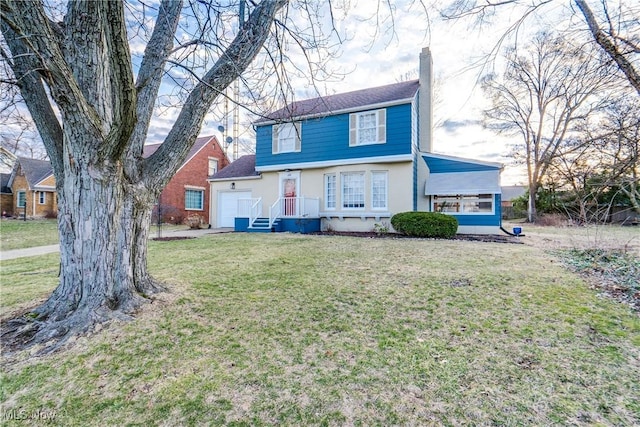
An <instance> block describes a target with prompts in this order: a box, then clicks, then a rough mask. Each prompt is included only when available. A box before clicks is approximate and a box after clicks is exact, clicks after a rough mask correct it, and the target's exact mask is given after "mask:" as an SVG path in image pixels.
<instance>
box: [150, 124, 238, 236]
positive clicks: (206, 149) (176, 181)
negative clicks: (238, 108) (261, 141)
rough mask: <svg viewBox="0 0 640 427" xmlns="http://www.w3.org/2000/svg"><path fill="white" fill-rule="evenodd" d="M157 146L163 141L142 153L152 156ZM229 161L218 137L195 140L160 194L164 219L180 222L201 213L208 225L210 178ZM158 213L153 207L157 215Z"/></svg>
mask: <svg viewBox="0 0 640 427" xmlns="http://www.w3.org/2000/svg"><path fill="white" fill-rule="evenodd" d="M158 147H160V144H149V145H145V147H144V151H143V156H144V157H148V156H150V155H152V154H153V153H154V152H155V151H156V150H157V149H158ZM228 164H229V159H228V158H227V155H226V154H225V152H224V150H223V149H222V147H221V146H220V143H219V142H218V140H217V139H216V137H215V136H204V137H200V138H198V139H196V142H195V143H194V145H193V147H192V148H191V151H190V152H189V154H188V155H187V159H186V160H185V162H184V164H183V165H182V166H181V167H180V169H178V171H177V172H176V174H175V175H174V176H173V178H171V181H169V183H168V184H167V186H166V187H165V189H164V191H163V192H162V194H161V195H160V208H161V215H162V218H163V221H169V222H175V223H181V222H182V221H183V220H186V219H187V218H188V217H189V216H192V215H198V216H199V217H200V218H201V222H202V223H203V224H209V223H210V222H209V194H210V189H209V182H208V181H207V180H208V178H209V177H210V176H212V175H214V174H216V173H217V172H218V171H219V170H221V169H222V168H224V167H225V166H227V165H228ZM156 212H157V211H156V210H154V214H155V213H156ZM156 218H157V217H156Z"/></svg>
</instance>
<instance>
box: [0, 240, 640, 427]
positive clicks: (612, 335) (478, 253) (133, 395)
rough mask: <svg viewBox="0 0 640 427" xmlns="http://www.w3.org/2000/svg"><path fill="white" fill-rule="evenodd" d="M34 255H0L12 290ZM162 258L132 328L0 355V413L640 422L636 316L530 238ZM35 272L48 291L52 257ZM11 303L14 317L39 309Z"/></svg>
mask: <svg viewBox="0 0 640 427" xmlns="http://www.w3.org/2000/svg"><path fill="white" fill-rule="evenodd" d="M525 232H526V230H525ZM32 261H33V260H32ZM24 262H26V261H25V260H24V259H22V260H20V259H19V260H12V261H3V264H2V267H3V288H7V289H6V292H8V293H11V292H13V290H12V289H13V288H11V287H7V286H6V284H7V283H12V282H11V280H12V279H14V278H19V277H23V276H24V275H27V274H28V272H27V271H25V270H24V269H21V267H20V266H21V265H22V264H20V263H24ZM149 264H150V268H151V270H152V272H153V273H154V275H155V276H156V277H158V278H160V279H162V280H164V281H166V282H169V283H171V284H172V285H171V287H170V289H171V291H170V293H165V294H162V295H160V298H159V300H158V301H156V302H154V303H153V304H150V305H149V306H148V307H146V308H145V309H144V310H143V311H142V312H141V313H140V314H139V316H138V318H137V319H136V320H135V321H133V322H130V323H128V324H113V325H110V326H109V327H107V328H103V329H102V330H100V331H99V332H98V333H96V334H95V335H93V336H91V337H82V338H79V339H77V340H75V342H74V343H73V346H72V347H71V348H70V349H67V350H65V351H63V352H60V353H57V354H54V355H50V356H46V357H42V358H36V359H32V358H29V357H28V356H29V355H28V354H22V355H20V356H18V357H17V358H12V359H8V358H6V357H5V358H4V359H3V366H2V371H3V374H2V378H0V380H1V382H2V388H1V389H0V402H1V404H2V408H3V409H2V410H3V411H4V414H3V415H6V414H7V413H9V414H11V413H17V412H15V411H24V413H25V414H45V415H47V416H49V418H51V415H54V417H53V422H52V424H56V425H65V426H73V425H77V426H86V425H236V426H240V425H245V426H255V425H296V426H297V425H362V426H368V425H569V424H570V425H588V424H601V425H637V424H640V403H639V402H640V382H639V381H638V378H640V363H639V362H638V361H639V360H640V318H639V317H638V315H637V313H634V312H632V311H631V310H630V309H629V307H628V306H625V305H622V304H618V303H616V302H614V301H612V300H610V299H607V298H604V297H600V296H598V295H597V292H595V291H594V290H593V289H590V287H589V286H588V285H587V284H586V283H585V282H584V281H583V280H582V279H581V278H580V277H579V276H578V275H577V274H575V273H571V272H570V271H568V270H567V269H565V268H564V267H562V266H561V263H560V262H559V260H558V259H556V258H554V257H553V256H552V255H550V254H548V253H544V252H542V251H540V250H539V249H537V248H535V247H532V246H528V245H515V244H496V243H485V242H468V241H438V240H419V239H365V238H354V237H339V236H331V237H329V236H301V235H290V234H218V235H211V236H205V237H201V238H198V239H192V240H181V241H170V242H150V259H149ZM38 265H39V267H38V275H41V276H42V277H43V278H45V279H44V280H42V283H44V282H46V281H47V280H49V282H48V283H49V284H43V285H42V286H44V287H45V288H46V287H47V286H50V287H52V286H53V285H54V284H55V276H56V274H57V268H56V267H57V263H56V259H55V257H53V256H51V257H39V258H38ZM5 269H7V270H5ZM5 271H10V272H12V273H10V274H9V275H8V276H7V277H5V274H4V272H5ZM21 275H22V276H21ZM37 277H40V276H37ZM47 278H48V279H47ZM6 279H8V281H6ZM3 292H5V290H4V289H3ZM37 295H39V294H37V292H36V293H35V294H34V298H35V297H36V296H37ZM6 301H7V300H6V298H4V297H3V298H2V302H1V304H2V306H3V307H2V309H3V312H6V311H8V310H11V309H15V308H16V307H18V306H22V307H24V304H26V303H27V302H28V300H20V299H19V298H18V299H15V298H14V303H12V304H13V305H12V306H5V305H6V304H7V303H6ZM11 411H14V412H11ZM5 419H6V418H5ZM49 421H50V422H51V419H50V420H49Z"/></svg>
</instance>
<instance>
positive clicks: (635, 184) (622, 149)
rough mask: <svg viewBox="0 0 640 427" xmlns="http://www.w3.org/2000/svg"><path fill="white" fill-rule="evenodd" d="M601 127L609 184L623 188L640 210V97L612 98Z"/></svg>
mask: <svg viewBox="0 0 640 427" xmlns="http://www.w3.org/2000/svg"><path fill="white" fill-rule="evenodd" d="M599 131H600V135H598V136H597V137H596V138H597V140H598V141H599V142H600V145H601V146H602V150H601V153H602V155H603V156H605V168H604V170H605V172H606V173H607V184H608V185H609V186H616V187H618V188H620V191H622V192H623V193H624V194H625V195H626V196H627V197H628V198H629V201H630V203H631V206H632V207H633V209H634V210H635V212H636V213H637V214H640V101H639V100H638V99H637V98H629V97H623V98H620V99H618V100H617V101H616V102H612V103H611V104H610V105H609V107H608V108H607V110H606V115H605V116H604V118H603V120H602V122H601V123H600V126H599Z"/></svg>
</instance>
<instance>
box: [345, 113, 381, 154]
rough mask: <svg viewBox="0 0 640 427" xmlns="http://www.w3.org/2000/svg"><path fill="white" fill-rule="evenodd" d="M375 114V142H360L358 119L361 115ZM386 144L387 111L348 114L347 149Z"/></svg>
mask: <svg viewBox="0 0 640 427" xmlns="http://www.w3.org/2000/svg"><path fill="white" fill-rule="evenodd" d="M372 113H374V114H375V117H376V125H375V128H376V140H375V141H368V142H362V143H361V142H359V141H360V130H359V128H358V119H359V118H360V117H361V116H363V115H368V114H372ZM386 142H387V110H386V108H382V109H380V110H369V111H361V112H359V113H352V114H349V147H360V146H364V145H374V144H385V143H386Z"/></svg>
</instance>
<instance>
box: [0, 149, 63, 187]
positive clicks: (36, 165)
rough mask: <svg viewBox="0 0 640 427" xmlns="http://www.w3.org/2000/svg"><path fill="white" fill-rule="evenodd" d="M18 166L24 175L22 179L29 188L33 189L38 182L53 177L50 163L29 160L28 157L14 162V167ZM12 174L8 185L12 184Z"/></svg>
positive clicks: (19, 158)
mask: <svg viewBox="0 0 640 427" xmlns="http://www.w3.org/2000/svg"><path fill="white" fill-rule="evenodd" d="M18 164H19V165H20V168H21V169H22V172H23V173H24V177H25V178H26V179H27V184H28V185H29V188H31V189H33V188H34V187H35V186H36V185H37V184H38V183H39V182H41V181H42V180H44V179H45V178H47V177H49V176H51V175H53V168H52V167H51V162H49V161H48V160H37V159H30V158H28V157H18V160H17V161H16V166H17V165H18ZM15 170H16V169H15V168H14V172H12V173H11V178H10V179H9V182H8V185H12V184H13V179H14V176H15V175H14V174H15Z"/></svg>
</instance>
